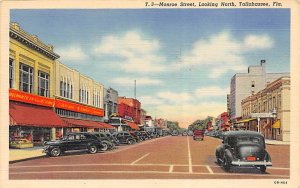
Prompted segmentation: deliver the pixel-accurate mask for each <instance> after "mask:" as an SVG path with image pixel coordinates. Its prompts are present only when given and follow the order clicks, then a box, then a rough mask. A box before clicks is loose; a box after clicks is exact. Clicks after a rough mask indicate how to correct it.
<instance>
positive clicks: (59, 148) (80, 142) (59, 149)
mask: <svg viewBox="0 0 300 188" xmlns="http://www.w3.org/2000/svg"><path fill="white" fill-rule="evenodd" d="M101 148H102V143H101V141H99V140H98V138H97V137H96V136H95V135H93V134H91V133H86V132H77V133H68V134H67V135H66V136H65V137H63V138H62V139H61V140H55V141H49V142H45V143H44V150H43V152H45V153H46V155H48V156H53V157H58V156H59V155H61V154H62V153H64V152H65V151H70V150H88V151H89V153H93V154H94V153H97V152H98V150H99V149H101Z"/></svg>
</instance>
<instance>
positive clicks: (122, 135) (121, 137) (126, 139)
mask: <svg viewBox="0 0 300 188" xmlns="http://www.w3.org/2000/svg"><path fill="white" fill-rule="evenodd" d="M113 135H115V136H116V138H117V139H118V141H119V143H122V144H133V143H134V141H135V140H134V138H133V137H132V136H131V134H130V133H129V132H127V131H122V132H115V133H114V134H113Z"/></svg>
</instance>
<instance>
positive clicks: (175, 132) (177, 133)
mask: <svg viewBox="0 0 300 188" xmlns="http://www.w3.org/2000/svg"><path fill="white" fill-rule="evenodd" d="M171 135H172V136H178V135H179V132H178V131H177V130H174V131H172V133H171Z"/></svg>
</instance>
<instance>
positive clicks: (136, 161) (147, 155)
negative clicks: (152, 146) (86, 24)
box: [131, 153, 150, 165]
mask: <svg viewBox="0 0 300 188" xmlns="http://www.w3.org/2000/svg"><path fill="white" fill-rule="evenodd" d="M149 154H150V153H147V154H145V155H143V156H142V157H140V158H138V159H137V160H135V161H133V162H132V163H131V165H134V164H135V163H137V162H139V161H140V160H142V159H144V158H145V157H147V156H148V155H149Z"/></svg>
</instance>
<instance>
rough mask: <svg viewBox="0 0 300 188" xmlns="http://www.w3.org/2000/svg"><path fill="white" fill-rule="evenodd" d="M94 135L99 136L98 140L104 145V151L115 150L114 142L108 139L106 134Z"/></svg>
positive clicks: (94, 133) (96, 133)
mask: <svg viewBox="0 0 300 188" xmlns="http://www.w3.org/2000/svg"><path fill="white" fill-rule="evenodd" d="M92 134H93V135H95V136H97V138H98V139H99V140H100V141H101V143H102V148H101V150H102V151H107V150H108V149H113V148H114V147H115V144H114V142H113V140H112V139H111V138H110V137H108V136H107V135H106V134H105V133H104V132H93V133H92Z"/></svg>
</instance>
